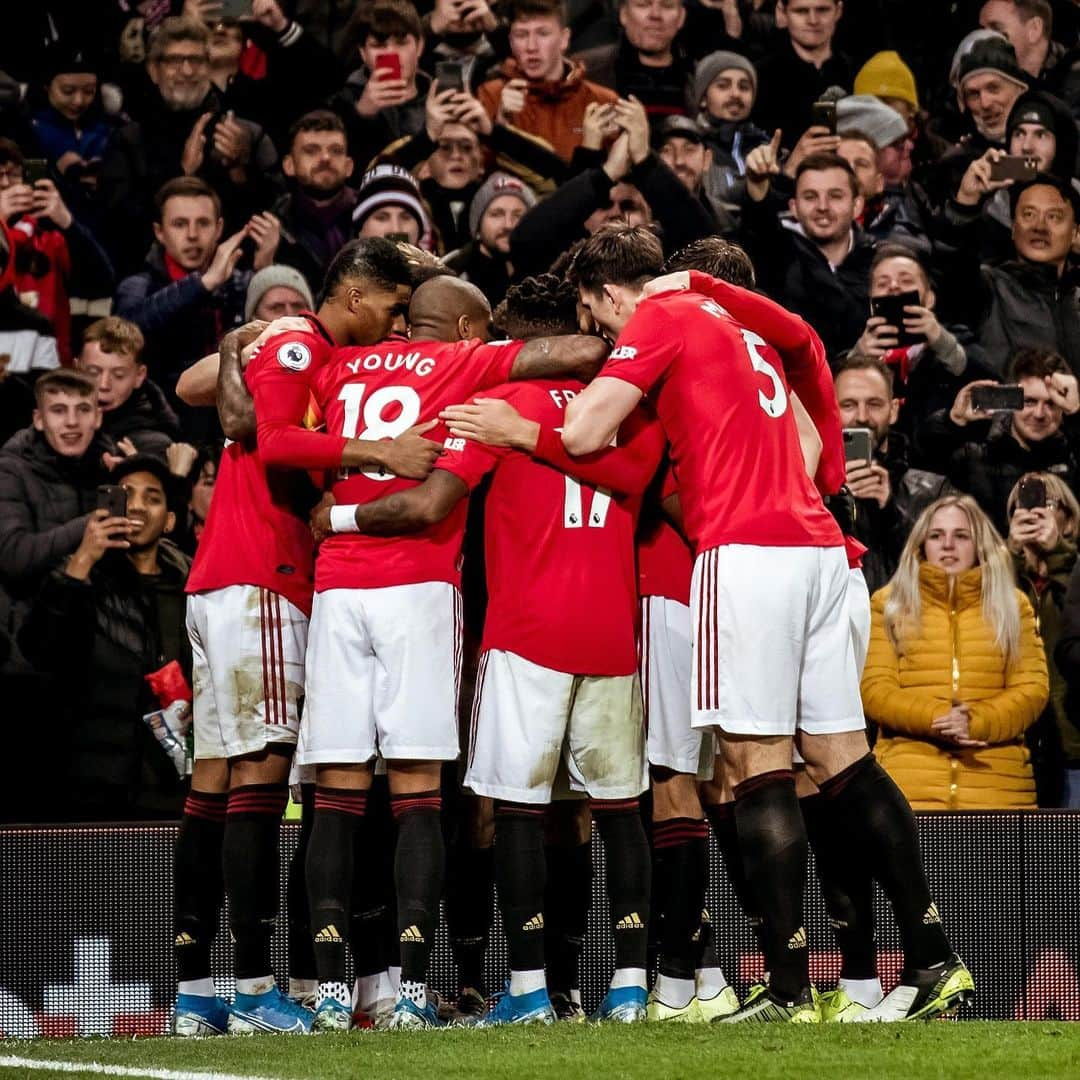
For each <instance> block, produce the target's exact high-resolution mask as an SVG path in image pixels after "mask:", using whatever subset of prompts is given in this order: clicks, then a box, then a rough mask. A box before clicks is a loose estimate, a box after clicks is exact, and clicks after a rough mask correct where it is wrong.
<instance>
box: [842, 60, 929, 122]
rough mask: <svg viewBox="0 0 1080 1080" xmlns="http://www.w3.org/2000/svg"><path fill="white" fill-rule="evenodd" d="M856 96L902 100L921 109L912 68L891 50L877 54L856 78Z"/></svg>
mask: <svg viewBox="0 0 1080 1080" xmlns="http://www.w3.org/2000/svg"><path fill="white" fill-rule="evenodd" d="M855 93H856V94H873V95H874V96H875V97H892V98H900V100H901V101H907V102H910V103H911V106H912V108H915V109H917V108H918V107H919V92H918V90H917V89H916V87H915V76H914V75H913V74H912V73H911V68H909V67H908V66H907V64H905V63H904V61H903V60H901V59H900V54H899V53H898V52H893V51H892V50H891V49H890V50H888V51H887V52H879V53H875V55H873V56H871V57H870V59H869V60H867V61H866V63H865V64H863V66H862V70H860V72H859V74H858V75H856V76H855Z"/></svg>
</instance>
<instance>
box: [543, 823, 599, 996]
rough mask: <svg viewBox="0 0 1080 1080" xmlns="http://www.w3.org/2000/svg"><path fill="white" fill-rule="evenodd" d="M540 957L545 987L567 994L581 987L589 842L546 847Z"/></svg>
mask: <svg viewBox="0 0 1080 1080" xmlns="http://www.w3.org/2000/svg"><path fill="white" fill-rule="evenodd" d="M546 855H547V889H546V891H545V893H544V957H545V959H546V960H547V973H548V976H547V982H548V989H549V990H550V991H551V992H552V993H553V994H565V995H566V996H567V997H569V996H570V994H571V992H572V991H575V990H577V991H580V990H581V952H582V950H583V949H584V947H585V927H586V925H587V923H588V920H589V907H590V906H591V901H592V876H593V866H592V843H591V842H590V841H586V842H585V843H584V844H571V845H570V846H569V847H567V846H564V845H562V844H550V845H548V847H547V851H546Z"/></svg>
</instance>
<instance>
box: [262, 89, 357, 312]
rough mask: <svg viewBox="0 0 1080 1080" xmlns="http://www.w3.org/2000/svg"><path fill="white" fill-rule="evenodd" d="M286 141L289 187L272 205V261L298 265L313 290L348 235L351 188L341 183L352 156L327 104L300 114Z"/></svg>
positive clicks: (338, 120)
mask: <svg viewBox="0 0 1080 1080" xmlns="http://www.w3.org/2000/svg"><path fill="white" fill-rule="evenodd" d="M288 146H289V149H288V151H287V153H286V154H285V157H284V158H283V159H282V162H281V168H282V171H283V172H284V173H285V175H286V177H288V179H289V181H290V183H291V185H292V189H293V190H292V191H291V192H290V193H289V194H288V195H285V196H283V197H282V198H281V199H280V200H279V201H278V202H277V204H276V205H275V206H274V213H275V214H276V215H277V218H278V220H279V221H280V222H281V244H280V245H279V247H278V253H277V261H278V262H282V263H285V264H286V265H287V266H293V267H295V268H296V269H297V270H299V271H300V273H301V274H303V275H304V277H305V279H306V280H307V283H308V286H309V287H310V289H311V291H312V292H313V293H317V292H318V291H319V289H321V288H322V281H323V277H324V275H325V274H326V268H327V267H328V266H329V265H330V260H331V259H332V258H333V257H334V256H335V255H336V254H337V253H338V251H340V250H341V248H342V247H343V246H344V245H345V243H346V241H348V240H349V239H351V237H352V212H353V207H355V206H356V192H355V191H353V189H352V188H350V187H348V186H346V185H347V181H348V179H349V177H350V176H352V171H353V159H352V158H351V157H350V156H349V147H348V144H347V142H346V138H345V125H344V123H343V122H342V120H341V117H340V116H338V115H337V113H335V112H331V111H330V110H329V109H316V110H315V111H314V112H309V113H306V114H305V115H304V116H301V117H300V119H299V120H297V121H296V123H295V124H294V125H293V127H292V130H291V131H290V132H289V143H288Z"/></svg>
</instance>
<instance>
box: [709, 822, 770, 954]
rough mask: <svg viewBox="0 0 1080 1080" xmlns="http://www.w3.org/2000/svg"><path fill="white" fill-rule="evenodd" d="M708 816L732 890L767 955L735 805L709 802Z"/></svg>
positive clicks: (757, 940) (762, 950)
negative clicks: (749, 882)
mask: <svg viewBox="0 0 1080 1080" xmlns="http://www.w3.org/2000/svg"><path fill="white" fill-rule="evenodd" d="M705 816H706V817H708V819H709V824H710V825H711V826H712V831H713V836H715V837H716V846H717V847H718V848H719V849H720V859H721V861H722V862H723V864H724V869H725V870H726V871H727V876H728V881H729V882H730V883H731V891H732V892H733V893H734V894H735V899H736V900H737V901H738V902H739V907H741V908H742V912H743V914H744V915H745V916H746V921H747V922H748V923H749V924H750V929H751V930H752V931H753V933H754V940H755V941H756V942H757V946H758V948H759V949H760V950H761V952H762V954H764V952H765V937H764V934H763V933H762V930H761V912H760V910H759V909H758V905H757V901H755V899H754V897H753V895H752V894H751V891H750V886H749V884H748V883H747V880H746V866H745V864H744V863H743V856H742V851H740V850H739V830H738V829H737V828H736V826H735V803H733V802H728V803H706V804H705Z"/></svg>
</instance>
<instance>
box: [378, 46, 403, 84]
mask: <svg viewBox="0 0 1080 1080" xmlns="http://www.w3.org/2000/svg"><path fill="white" fill-rule="evenodd" d="M375 72H376V73H377V74H378V75H379V77H380V78H382V79H400V78H401V57H400V56H398V54H397V53H396V52H392V51H390V50H387V51H386V52H381V53H376V54H375Z"/></svg>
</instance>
